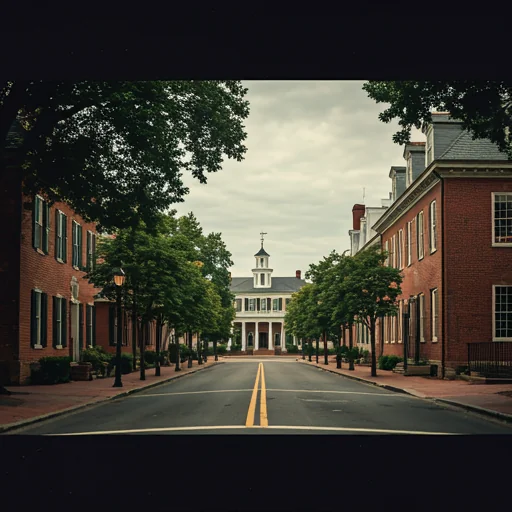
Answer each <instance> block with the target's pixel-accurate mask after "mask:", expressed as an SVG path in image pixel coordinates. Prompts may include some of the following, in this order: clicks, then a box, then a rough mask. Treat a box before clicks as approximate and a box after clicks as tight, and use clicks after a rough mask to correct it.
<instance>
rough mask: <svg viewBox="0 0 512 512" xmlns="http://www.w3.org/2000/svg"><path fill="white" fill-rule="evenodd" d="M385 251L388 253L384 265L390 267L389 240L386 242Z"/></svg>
mask: <svg viewBox="0 0 512 512" xmlns="http://www.w3.org/2000/svg"><path fill="white" fill-rule="evenodd" d="M384 251H385V252H386V261H385V262H384V265H386V266H387V267H389V240H386V242H385V243H384Z"/></svg>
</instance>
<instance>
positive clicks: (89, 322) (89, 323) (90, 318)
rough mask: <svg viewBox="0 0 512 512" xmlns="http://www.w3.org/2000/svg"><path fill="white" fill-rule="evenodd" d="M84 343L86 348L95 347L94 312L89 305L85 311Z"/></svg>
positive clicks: (92, 307)
mask: <svg viewBox="0 0 512 512" xmlns="http://www.w3.org/2000/svg"><path fill="white" fill-rule="evenodd" d="M85 342H86V344H87V346H88V347H94V345H96V310H95V309H94V306H91V305H89V304H87V306H86V310H85Z"/></svg>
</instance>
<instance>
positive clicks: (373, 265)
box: [344, 248, 402, 377]
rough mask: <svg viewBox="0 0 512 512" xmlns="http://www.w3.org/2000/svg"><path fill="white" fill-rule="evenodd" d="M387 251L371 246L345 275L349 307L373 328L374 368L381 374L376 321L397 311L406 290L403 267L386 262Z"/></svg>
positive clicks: (345, 291) (357, 257)
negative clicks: (400, 296) (378, 363)
mask: <svg viewBox="0 0 512 512" xmlns="http://www.w3.org/2000/svg"><path fill="white" fill-rule="evenodd" d="M385 260H386V254H385V252H383V251H381V249H380V248H370V249H367V250H365V251H361V252H359V253H357V254H356V255H355V256H354V257H353V258H352V262H351V268H350V272H349V273H348V275H347V276H346V278H345V279H344V283H345V284H344V288H345V289H344V302H345V303H346V307H347V309H348V311H350V312H352V313H353V314H355V315H357V320H358V321H360V322H363V323H364V324H365V325H366V326H368V328H369V329H370V340H371V354H372V369H371V375H372V377H375V376H376V375H377V355H376V349H375V325H376V321H377V318H379V317H381V316H385V315H396V312H397V305H396V299H397V297H398V296H399V295H400V294H401V293H402V290H401V288H400V285H401V284H402V275H401V273H400V271H399V270H398V269H396V268H393V267H388V266H386V265H385V264H384V262H385Z"/></svg>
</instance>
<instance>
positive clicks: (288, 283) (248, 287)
mask: <svg viewBox="0 0 512 512" xmlns="http://www.w3.org/2000/svg"><path fill="white" fill-rule="evenodd" d="M253 284H254V279H253V278H252V277H233V278H232V279H231V291H232V292H233V293H247V292H251V293H268V292H285V293H294V292H296V291H298V290H300V288H302V287H303V286H304V285H305V284H307V283H306V281H305V280H304V279H297V278H296V277H273V278H272V286H271V287H270V288H254V286H253Z"/></svg>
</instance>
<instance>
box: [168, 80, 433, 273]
mask: <svg viewBox="0 0 512 512" xmlns="http://www.w3.org/2000/svg"><path fill="white" fill-rule="evenodd" d="M363 83H364V82H363V81H246V82H245V86H246V87H247V88H248V89H249V92H248V95H247V99H248V100H249V102H250V108H251V112H250V114H249V117H248V119H247V120H246V128H247V133H248V137H247V139H246V145H247V148H248V150H247V153H246V156H245V160H244V161H243V162H241V163H240V162H234V161H231V160H226V161H225V162H224V166H223V169H222V170H221V171H219V172H218V173H215V174H210V175H209V176H208V183H207V184H206V185H201V184H200V183H199V182H197V181H196V180H194V179H192V178H191V177H190V176H186V177H185V185H187V186H188V187H190V194H189V195H188V196H186V198H185V202H184V203H181V204H178V205H176V206H175V208H176V209H177V210H178V214H179V215H185V214H187V213H188V212H190V211H193V212H194V214H195V215H196V217H197V218H198V220H199V222H200V223H201V225H202V226H203V229H204V231H205V233H209V232H212V231H214V232H221V233H222V238H223V240H224V241H225V242H226V245H227V248H228V250H229V251H230V252H231V253H232V255H233V257H232V259H233V262H234V266H233V267H232V268H231V272H232V275H233V277H243V276H251V275H252V274H251V269H252V268H253V266H254V261H255V260H254V254H255V253H256V252H258V250H259V249H260V246H261V244H260V234H259V233H260V231H262V230H263V231H264V232H266V233H267V235H265V243H264V247H265V250H266V251H267V252H268V253H269V254H270V256H271V257H270V265H271V267H272V268H273V269H274V272H273V275H274V276H278V277H283V276H294V275H295V270H299V269H300V270H302V274H303V276H304V273H305V272H306V270H307V269H308V268H309V265H310V263H317V262H318V261H320V260H321V259H322V258H323V256H326V255H328V254H329V253H330V252H331V250H333V249H335V250H336V251H338V252H343V251H344V250H345V249H348V248H349V247H350V243H349V236H348V231H349V229H351V228H352V225H351V223H352V206H353V205H354V204H355V203H362V202H363V188H365V200H364V204H366V205H367V206H380V205H381V199H384V198H386V197H389V192H390V191H391V180H390V178H389V170H390V167H391V166H392V165H405V161H404V159H403V156H402V154H403V146H399V145H397V144H394V143H393V141H392V139H391V137H392V135H393V133H394V132H395V131H397V129H398V125H397V123H392V124H384V123H382V122H381V121H379V120H378V117H377V116H378V114H379V112H381V111H382V110H384V108H385V105H383V104H380V105H377V104H376V103H375V102H374V101H373V100H371V99H370V98H368V96H367V95H366V93H365V92H364V91H363V90H362V84H363ZM412 140H414V141H423V140H425V138H424V137H423V135H422V134H421V133H420V132H418V131H417V130H415V131H414V132H413V137H412Z"/></svg>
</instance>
